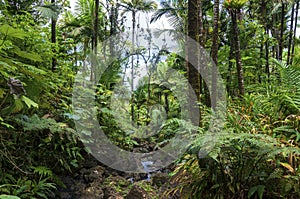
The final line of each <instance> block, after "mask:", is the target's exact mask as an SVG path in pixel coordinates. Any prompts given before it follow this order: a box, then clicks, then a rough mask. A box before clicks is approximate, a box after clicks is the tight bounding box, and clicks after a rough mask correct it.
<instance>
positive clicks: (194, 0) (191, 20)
mask: <svg viewBox="0 0 300 199" xmlns="http://www.w3.org/2000/svg"><path fill="white" fill-rule="evenodd" d="M199 1H200V0H189V1H188V25H187V26H188V37H189V38H188V39H187V51H186V52H187V54H186V57H187V64H186V65H187V76H188V82H189V84H190V85H191V87H192V88H193V91H194V93H195V95H196V97H197V99H196V100H198V101H199V99H200V84H199V76H198V75H199V74H198V70H197V67H198V66H194V65H193V64H192V63H194V64H195V63H196V64H198V63H199V52H198V47H197V45H196V44H195V43H196V42H195V41H198V38H199V18H198V17H199V12H198V9H199V8H198V6H199V5H201V4H199ZM192 94H193V92H189V99H190V100H192V99H193V97H192V96H193V95H192ZM194 103H195V102H192V101H191V102H190V104H194ZM191 113H193V111H191ZM195 118H197V117H196V116H192V119H195ZM193 123H194V124H199V121H193Z"/></svg>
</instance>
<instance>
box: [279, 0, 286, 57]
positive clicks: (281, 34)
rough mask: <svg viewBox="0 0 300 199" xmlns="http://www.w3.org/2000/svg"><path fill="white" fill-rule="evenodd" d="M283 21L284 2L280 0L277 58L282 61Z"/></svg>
mask: <svg viewBox="0 0 300 199" xmlns="http://www.w3.org/2000/svg"><path fill="white" fill-rule="evenodd" d="M284 23H285V4H284V2H283V1H282V2H281V21H280V38H279V53H278V59H279V60H281V61H282V54H283V33H284Z"/></svg>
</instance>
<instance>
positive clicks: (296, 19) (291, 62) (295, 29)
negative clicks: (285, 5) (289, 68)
mask: <svg viewBox="0 0 300 199" xmlns="http://www.w3.org/2000/svg"><path fill="white" fill-rule="evenodd" d="M298 10H299V1H297V4H296V14H295V26H294V37H293V41H292V56H291V61H290V64H291V65H292V64H293V58H294V54H295V39H296V33H297V25H298Z"/></svg>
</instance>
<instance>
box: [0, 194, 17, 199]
mask: <svg viewBox="0 0 300 199" xmlns="http://www.w3.org/2000/svg"><path fill="white" fill-rule="evenodd" d="M0 199H21V198H19V197H18V196H12V195H0Z"/></svg>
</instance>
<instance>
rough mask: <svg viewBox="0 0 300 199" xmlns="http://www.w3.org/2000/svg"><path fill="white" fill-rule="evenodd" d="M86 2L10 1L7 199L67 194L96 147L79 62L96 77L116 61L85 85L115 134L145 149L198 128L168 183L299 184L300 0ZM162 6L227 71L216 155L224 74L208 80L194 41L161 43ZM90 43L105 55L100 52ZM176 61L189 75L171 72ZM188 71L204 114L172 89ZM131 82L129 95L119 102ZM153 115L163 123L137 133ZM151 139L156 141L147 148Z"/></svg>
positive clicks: (255, 190)
mask: <svg viewBox="0 0 300 199" xmlns="http://www.w3.org/2000/svg"><path fill="white" fill-rule="evenodd" d="M74 2H75V7H72V9H70V8H71V7H70V5H71V4H70V2H69V1H67V0H64V1H62V0H56V1H55V0H51V1H36V0H30V1H22V0H5V1H1V2H0V167H1V170H0V199H2V198H50V197H54V191H55V189H56V188H58V187H63V186H64V185H63V183H62V182H61V180H60V178H59V176H61V175H65V174H67V173H72V172H74V171H75V170H76V169H78V168H80V167H81V164H82V162H83V161H84V158H85V156H86V155H87V154H88V153H89V152H90V148H88V147H87V148H85V147H84V144H85V143H89V142H92V141H91V140H92V138H93V136H95V135H94V133H93V132H92V130H91V131H89V132H87V131H86V132H85V135H84V138H83V137H80V135H79V134H78V132H77V131H76V128H75V124H74V120H79V118H80V117H85V116H86V118H88V117H87V116H88V114H89V113H83V114H82V115H80V116H79V115H78V114H77V113H74V109H72V105H71V104H72V92H73V85H74V81H75V76H76V74H78V72H79V74H80V73H84V72H86V71H87V70H88V69H90V70H91V71H90V73H87V74H88V77H89V78H90V80H91V81H93V80H95V79H97V72H99V71H98V70H101V69H102V68H101V67H103V65H105V64H107V63H109V64H110V67H108V68H107V69H106V70H105V72H103V74H102V76H101V78H100V79H98V81H97V84H96V85H94V87H93V88H92V90H89V89H87V88H83V89H84V92H91V93H94V95H95V96H96V100H95V106H96V107H95V109H96V111H97V120H98V122H99V123H100V125H101V128H102V130H103V131H104V132H105V134H106V135H107V137H108V138H109V139H110V140H111V141H112V142H113V143H114V144H115V145H117V146H119V147H120V148H122V149H124V150H127V151H133V152H144V153H146V152H149V151H151V150H158V149H160V148H161V147H163V146H165V145H166V144H167V143H169V142H171V140H172V138H173V137H174V136H175V135H176V134H181V133H183V132H182V131H183V130H182V129H184V131H187V132H190V131H191V132H196V134H197V135H199V136H197V139H195V140H194V142H193V143H192V144H191V146H189V149H188V150H187V152H186V153H185V154H184V156H183V157H181V158H180V159H178V160H177V161H176V162H175V163H174V164H175V165H174V167H175V169H174V170H173V171H172V173H170V175H171V181H170V182H169V186H168V187H167V188H166V190H165V192H164V195H165V196H166V197H170V196H171V195H176V194H178V192H180V194H181V197H182V198H260V199H261V198H299V197H300V149H299V146H300V144H299V143H300V130H299V129H300V83H299V82H300V67H299V64H300V54H299V53H300V48H299V38H298V37H297V31H298V29H297V27H298V24H297V22H298V10H299V1H265V0H261V1H258V0H251V1H250V0H249V1H247V0H231V1H230V0H225V1H221V2H222V3H223V4H222V5H219V4H220V2H219V1H207V0H195V1H192V0H188V1H183V0H178V1H177V0H176V1H167V0H163V1H161V2H160V3H161V5H160V6H158V4H159V3H157V2H155V1H146V0H132V1H131V0H107V1H100V2H99V1H98V0H95V1H94V0H76V1H74ZM72 5H73V4H72ZM149 12H151V13H150V14H149ZM142 13H148V14H147V15H146V14H144V15H143V14H142ZM143 16H147V17H143ZM149 16H151V17H149ZM164 17H165V18H164ZM145 19H147V20H148V21H145ZM160 20H162V21H164V22H166V21H168V22H169V24H170V26H172V29H168V30H167V32H168V34H170V35H171V34H175V35H176V34H178V35H180V34H179V32H183V33H184V34H186V35H188V36H190V37H191V38H192V39H194V40H195V41H196V42H198V43H199V44H200V45H201V46H203V47H204V49H205V50H206V51H208V52H210V54H211V56H212V60H213V61H214V62H215V65H213V66H211V67H212V70H213V71H214V70H215V69H218V71H219V73H220V76H221V77H222V79H223V80H224V84H225V88H226V91H227V96H226V100H227V107H226V111H227V112H226V121H225V124H224V127H223V128H220V129H218V132H217V133H218V138H217V141H216V143H215V145H214V147H213V149H212V150H211V151H209V153H208V154H207V155H206V156H205V157H202V156H200V155H199V151H201V149H202V148H203V139H202V138H203V137H202V136H201V135H202V134H203V132H205V131H206V130H207V129H208V128H209V124H210V117H211V115H212V113H214V111H215V108H216V106H217V105H218V102H217V101H216V95H217V88H218V85H217V84H219V83H220V82H217V79H216V77H215V76H214V74H212V76H211V77H210V78H211V79H210V80H211V82H212V83H208V82H205V81H204V79H205V78H203V77H201V75H199V74H198V73H197V72H195V71H196V70H195V71H193V70H192V67H191V66H190V64H188V63H187V61H189V60H192V59H194V58H191V56H188V55H189V46H188V45H187V50H186V51H185V49H184V48H183V49H184V50H183V52H182V53H183V54H186V55H187V56H186V57H184V56H179V55H177V54H176V53H172V52H169V51H167V50H165V49H158V50H157V51H151V50H150V47H149V45H150V44H149V43H151V39H152V37H154V36H155V35H151V33H150V32H148V31H147V28H144V27H142V26H143V25H144V24H146V27H149V26H150V25H151V24H153V23H156V22H158V23H161V22H162V21H160ZM142 21H143V22H142ZM150 22H151V23H150ZM163 32H164V31H162V32H161V34H163ZM165 32H166V31H165ZM118 33H130V36H131V37H130V42H129V43H125V44H124V46H126V47H127V48H128V49H129V51H128V52H126V53H125V54H118V49H117V47H118V45H117V42H118V40H116V39H114V40H110V39H109V38H111V37H112V36H114V35H116V34H118ZM138 37H143V38H146V40H147V41H149V43H148V44H141V43H142V42H141V43H139V42H137V41H136V40H137V39H136V38H138ZM184 39H185V38H180V39H179V40H180V42H181V45H182V46H184ZM146 43H147V42H146ZM122 45H123V44H122ZM103 52H108V53H107V54H106V53H103ZM91 53H94V55H97V56H99V57H100V59H101V63H97V65H96V66H94V65H93V64H91V65H89V64H88V62H87V61H86V58H87V56H89V55H90V54H91ZM110 57H118V59H117V60H115V61H113V62H110V60H109V58H110ZM195 57H196V58H195V59H197V60H196V61H197V63H200V62H201V61H203V60H202V59H201V57H200V58H199V56H198V57H197V56H195ZM185 58H186V59H188V60H185ZM103 60H104V61H103ZM142 67H146V68H147V70H146V74H145V75H144V77H142V78H140V77H139V75H140V74H138V72H135V71H138V70H139V69H140V70H142V69H141V68H142ZM214 67H216V68H214ZM99 68H100V69H99ZM170 70H176V71H178V74H180V75H182V76H184V77H186V79H187V81H178V79H176V78H174V77H171V76H168V74H169V73H168V72H169V71H170ZM82 71H83V72H82ZM137 77H139V78H137ZM135 78H137V79H138V81H134V80H135ZM158 79H159V80H162V81H157V80H158ZM120 82H121V83H124V85H126V84H127V85H128V86H127V87H121V86H120V85H119V83H120ZM185 83H190V85H191V88H193V89H194V91H195V93H196V95H197V100H198V101H197V104H198V105H199V107H197V108H199V110H200V114H201V115H200V122H199V126H198V125H196V126H195V125H191V123H190V121H185V120H183V119H182V118H181V114H182V112H183V111H182V108H183V107H181V103H182V102H181V101H180V99H179V98H178V97H177V96H176V94H174V92H173V90H175V89H176V88H178V87H180V86H184V85H185ZM124 85H123V86H124ZM118 89H120V90H118ZM120 91H122V92H124V93H125V94H124V95H127V97H128V98H130V100H129V102H128V103H124V104H117V105H116V104H113V102H112V100H114V97H115V95H114V93H115V92H120ZM118 94H120V93H118ZM126 99H127V98H126ZM84 114H86V115H84ZM123 115H127V117H128V118H129V119H130V120H129V121H128V120H122V116H123ZM116 118H117V119H116ZM162 121H163V122H162ZM132 124H135V127H134V128H133V127H132ZM148 124H151V125H154V126H157V127H158V129H160V132H159V133H158V134H157V135H153V136H151V137H149V138H140V137H139V138H136V137H135V135H139V133H140V131H141V129H143V128H144V129H146V127H147V125H148ZM149 133H150V134H151V132H149ZM80 138H81V139H80ZM141 146H142V147H143V150H145V148H146V149H147V150H148V151H147V150H146V151H137V149H140V148H141ZM145 146H147V147H145Z"/></svg>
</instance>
